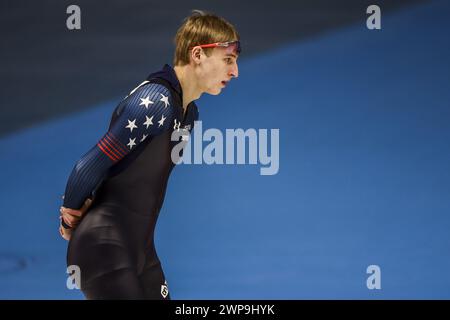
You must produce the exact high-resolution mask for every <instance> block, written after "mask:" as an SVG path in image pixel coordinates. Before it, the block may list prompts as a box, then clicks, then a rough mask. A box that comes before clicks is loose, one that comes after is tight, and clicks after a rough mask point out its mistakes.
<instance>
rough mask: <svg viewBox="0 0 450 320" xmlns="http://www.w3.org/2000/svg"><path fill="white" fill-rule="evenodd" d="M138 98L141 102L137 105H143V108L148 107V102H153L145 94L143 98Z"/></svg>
mask: <svg viewBox="0 0 450 320" xmlns="http://www.w3.org/2000/svg"><path fill="white" fill-rule="evenodd" d="M140 99H141V101H142V102H141V103H140V104H139V105H140V106H142V105H144V106H145V109H148V105H149V104H153V101H150V99H149V96H147V97H146V98H145V99H142V98H140Z"/></svg>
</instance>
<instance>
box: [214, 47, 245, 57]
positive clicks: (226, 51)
mask: <svg viewBox="0 0 450 320" xmlns="http://www.w3.org/2000/svg"><path fill="white" fill-rule="evenodd" d="M214 52H215V53H216V55H218V56H220V57H231V58H236V59H237V58H238V57H239V54H238V53H237V52H236V47H235V46H230V47H227V48H221V47H216V48H214Z"/></svg>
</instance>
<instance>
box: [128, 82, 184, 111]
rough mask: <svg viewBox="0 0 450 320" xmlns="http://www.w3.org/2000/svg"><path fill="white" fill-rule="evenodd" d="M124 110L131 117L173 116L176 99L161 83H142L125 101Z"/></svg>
mask: <svg viewBox="0 0 450 320" xmlns="http://www.w3.org/2000/svg"><path fill="white" fill-rule="evenodd" d="M123 103H124V107H123V110H122V112H123V113H124V114H125V115H127V116H129V117H131V116H133V117H137V118H143V117H145V115H150V114H154V115H165V116H166V117H167V116H172V115H173V113H174V110H175V109H174V99H173V96H172V94H171V92H170V90H169V89H168V88H167V87H166V86H164V85H162V84H159V83H152V82H147V83H145V82H144V83H142V84H141V85H140V86H138V87H137V88H135V89H134V90H133V91H132V92H131V93H130V94H129V95H128V96H127V97H126V98H125V100H124V101H123Z"/></svg>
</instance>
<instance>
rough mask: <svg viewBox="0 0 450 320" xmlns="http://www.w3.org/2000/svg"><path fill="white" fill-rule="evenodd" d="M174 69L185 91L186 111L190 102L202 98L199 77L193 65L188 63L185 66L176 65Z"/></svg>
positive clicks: (184, 105) (184, 102)
mask: <svg viewBox="0 0 450 320" xmlns="http://www.w3.org/2000/svg"><path fill="white" fill-rule="evenodd" d="M173 69H174V71H175V74H176V75H177V78H178V81H180V85H181V89H182V91H183V110H184V111H186V107H187V106H188V104H189V103H191V102H192V101H194V100H197V99H198V98H200V96H201V95H202V91H201V89H200V88H199V86H198V81H197V77H196V75H195V72H194V70H193V68H192V66H190V65H189V64H187V65H184V66H175V67H174V68H173Z"/></svg>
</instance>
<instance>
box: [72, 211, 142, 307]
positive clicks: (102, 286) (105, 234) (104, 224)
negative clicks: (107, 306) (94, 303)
mask: <svg viewBox="0 0 450 320" xmlns="http://www.w3.org/2000/svg"><path fill="white" fill-rule="evenodd" d="M119 222H120V221H116V219H114V216H113V215H110V214H102V213H101V212H90V213H89V214H88V215H87V216H86V217H85V218H84V219H83V221H82V222H81V223H80V225H79V226H78V228H77V229H76V230H75V231H74V233H73V235H72V239H71V240H70V242H69V248H68V254H67V263H68V265H75V266H78V268H79V270H80V285H81V288H80V289H81V291H82V292H83V293H84V295H85V296H86V298H88V299H141V298H143V297H144V295H143V290H142V287H141V285H140V282H139V279H138V276H137V269H136V259H135V256H134V255H133V254H132V252H133V250H132V249H133V248H130V245H129V243H128V242H127V239H126V237H125V236H124V234H123V230H122V229H121V227H120V223H119Z"/></svg>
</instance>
